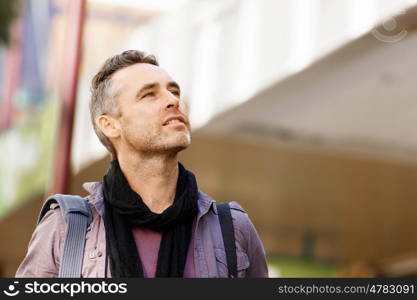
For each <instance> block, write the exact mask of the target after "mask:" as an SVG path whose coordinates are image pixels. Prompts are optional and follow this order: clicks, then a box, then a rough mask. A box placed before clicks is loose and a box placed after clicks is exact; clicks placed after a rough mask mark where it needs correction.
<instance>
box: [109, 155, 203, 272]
mask: <svg viewBox="0 0 417 300" xmlns="http://www.w3.org/2000/svg"><path fill="white" fill-rule="evenodd" d="M178 169H179V170H178V182H177V188H176V194H175V200H174V203H173V205H171V206H170V207H168V208H167V209H165V210H164V211H163V212H162V213H161V214H156V213H153V212H152V211H150V210H149V208H148V207H147V206H146V204H145V203H144V202H143V201H142V198H141V197H140V195H138V194H137V193H135V192H134V191H133V190H132V189H131V188H130V186H129V184H128V182H127V180H126V178H125V176H124V175H123V173H122V171H121V169H120V166H119V163H118V161H117V160H115V161H112V162H111V166H110V168H109V170H108V171H107V173H106V174H105V175H104V178H103V187H104V190H103V194H104V202H105V217H104V220H105V225H106V236H107V237H106V240H107V247H108V251H107V252H108V254H109V255H110V270H111V274H112V276H113V277H116V278H120V277H144V274H143V267H142V262H141V260H140V257H139V253H138V250H137V248H136V244H135V240H134V238H133V234H132V227H133V226H141V227H145V228H148V229H151V230H154V231H158V232H161V233H162V239H161V244H160V248H159V253H158V262H157V266H156V275H155V276H156V277H183V275H184V268H185V261H186V257H187V251H188V246H189V244H190V240H191V227H192V222H193V218H194V217H195V216H196V215H197V213H198V206H197V200H198V189H197V183H196V180H195V177H194V175H193V173H191V172H190V171H188V170H186V169H185V168H184V167H183V166H182V165H181V164H180V163H178Z"/></svg>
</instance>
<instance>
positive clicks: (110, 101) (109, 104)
mask: <svg viewBox="0 0 417 300" xmlns="http://www.w3.org/2000/svg"><path fill="white" fill-rule="evenodd" d="M138 63H147V64H151V65H155V66H159V64H158V61H157V59H156V58H155V56H154V55H146V54H145V53H144V52H142V51H138V50H128V51H124V52H122V53H121V54H117V55H114V56H112V57H110V58H109V59H107V60H106V61H105V62H104V64H103V66H102V67H101V68H100V70H99V72H98V73H97V74H96V75H95V76H94V77H93V79H92V81H91V100H90V114H91V121H92V123H93V128H94V131H95V132H96V134H97V137H98V139H99V140H100V142H101V143H102V144H103V145H104V147H106V148H107V150H108V151H109V152H110V154H111V156H112V160H115V159H117V153H116V149H115V148H114V146H113V144H112V143H111V142H110V140H109V138H108V137H107V136H106V135H105V134H104V133H103V132H102V131H101V129H100V128H99V127H98V125H97V122H96V119H97V118H98V117H99V116H101V115H105V114H108V115H111V116H115V117H116V116H120V111H119V107H118V105H117V102H116V101H115V99H116V98H117V92H118V91H117V89H116V87H115V86H114V85H113V83H112V81H111V76H112V75H113V73H115V72H116V71H118V70H120V69H123V68H125V67H128V66H131V65H134V64H138Z"/></svg>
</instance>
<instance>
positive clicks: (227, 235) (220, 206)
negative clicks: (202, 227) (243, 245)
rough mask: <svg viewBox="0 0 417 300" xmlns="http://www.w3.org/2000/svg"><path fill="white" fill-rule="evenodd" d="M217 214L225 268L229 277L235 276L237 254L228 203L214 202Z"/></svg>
mask: <svg viewBox="0 0 417 300" xmlns="http://www.w3.org/2000/svg"><path fill="white" fill-rule="evenodd" d="M216 207H217V213H218V215H219V222H220V228H221V231H222V236H223V243H224V249H225V251H226V260H227V269H228V270H229V278H237V256H236V244H235V231H234V227H233V219H232V214H231V212H230V206H229V203H216Z"/></svg>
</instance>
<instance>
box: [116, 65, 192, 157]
mask: <svg viewBox="0 0 417 300" xmlns="http://www.w3.org/2000/svg"><path fill="white" fill-rule="evenodd" d="M112 83H113V84H114V85H115V87H116V89H117V91H118V96H117V97H116V98H117V100H116V101H117V103H118V106H119V112H120V117H118V118H116V122H118V126H119V133H120V139H119V141H118V144H119V147H118V148H119V149H122V148H123V149H126V148H127V149H130V150H134V151H139V152H142V153H148V154H149V153H177V152H178V151H181V150H183V149H185V148H187V147H188V146H189V145H190V143H191V133H190V132H191V130H190V124H189V121H188V113H187V109H186V106H185V103H184V102H183V101H182V100H181V98H180V88H179V86H178V84H177V83H176V82H175V81H174V80H173V79H172V78H171V77H170V76H169V75H168V73H167V72H165V71H164V70H163V69H161V68H160V67H158V66H154V65H151V64H145V63H138V64H135V65H132V66H129V67H126V68H123V69H121V70H119V71H117V72H116V73H114V75H113V76H112Z"/></svg>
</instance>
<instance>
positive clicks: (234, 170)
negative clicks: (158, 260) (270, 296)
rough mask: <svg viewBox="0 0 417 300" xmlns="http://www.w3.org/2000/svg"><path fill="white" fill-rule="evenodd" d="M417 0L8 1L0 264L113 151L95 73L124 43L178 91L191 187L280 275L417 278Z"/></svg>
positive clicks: (2, 73)
mask: <svg viewBox="0 0 417 300" xmlns="http://www.w3.org/2000/svg"><path fill="white" fill-rule="evenodd" d="M416 28H417V0H390V1H389V0H261V1H259V0H210V1H208V0H149V1H145V0H136V1H135V0H129V1H127V0H124V1H111V0H71V1H69V0H36V1H35V0H20V1H17V0H0V43H1V48H0V245H1V247H0V276H1V277H6V276H7V277H12V276H14V274H15V271H16V269H17V267H18V265H19V263H20V262H21V260H22V259H23V257H24V255H25V253H26V250H27V245H28V242H29V239H30V237H31V234H32V232H33V230H34V227H35V223H36V218H37V215H38V213H39V209H40V207H41V204H42V202H43V201H44V200H45V198H46V197H47V196H48V195H50V194H51V193H72V194H79V195H83V196H85V195H86V194H87V193H86V191H84V190H83V189H82V183H83V182H86V181H97V180H101V177H102V175H103V173H104V172H105V170H106V169H107V166H108V162H109V158H108V156H107V154H106V151H105V149H104V147H103V146H102V145H101V144H100V143H99V141H98V139H97V138H96V136H95V134H94V132H93V130H92V127H91V121H90V118H89V111H88V102H89V96H90V92H89V86H90V80H91V78H92V76H93V75H94V74H95V73H96V72H97V70H98V69H99V67H100V66H101V65H102V63H103V62H104V60H105V59H106V58H108V57H109V56H111V55H113V54H116V53H120V52H121V51H123V50H127V49H139V50H143V51H146V52H149V53H153V54H155V55H156V56H157V57H158V59H159V61H160V64H161V66H162V67H163V68H165V69H166V70H167V71H168V72H169V73H170V74H171V75H172V76H173V78H175V79H176V80H177V81H178V82H179V83H180V85H181V87H182V90H183V95H184V99H185V101H186V102H187V103H188V106H189V109H190V118H191V122H192V126H193V143H192V146H191V147H190V148H189V149H187V150H186V151H184V152H183V153H181V156H180V158H181V161H182V162H183V163H184V164H185V165H186V167H187V168H189V169H190V170H192V171H193V172H194V173H195V174H196V176H197V180H198V184H199V188H200V189H201V190H203V191H205V192H206V193H207V194H209V195H211V196H212V197H214V198H215V199H216V200H217V201H219V202H224V201H238V202H239V203H240V204H241V205H242V206H243V207H244V208H245V209H246V211H247V212H248V213H249V215H250V217H251V219H252V221H253V223H254V224H255V226H256V228H257V231H258V233H259V235H260V236H261V239H262V240H263V242H264V245H265V248H266V251H267V257H268V264H269V267H270V276H272V277H316V276H317V277H335V276H338V277H375V276H377V277H404V276H416V275H417V217H416V216H417V101H416V95H417V84H416V83H417V33H416Z"/></svg>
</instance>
